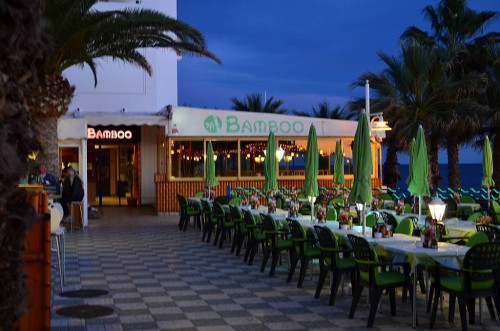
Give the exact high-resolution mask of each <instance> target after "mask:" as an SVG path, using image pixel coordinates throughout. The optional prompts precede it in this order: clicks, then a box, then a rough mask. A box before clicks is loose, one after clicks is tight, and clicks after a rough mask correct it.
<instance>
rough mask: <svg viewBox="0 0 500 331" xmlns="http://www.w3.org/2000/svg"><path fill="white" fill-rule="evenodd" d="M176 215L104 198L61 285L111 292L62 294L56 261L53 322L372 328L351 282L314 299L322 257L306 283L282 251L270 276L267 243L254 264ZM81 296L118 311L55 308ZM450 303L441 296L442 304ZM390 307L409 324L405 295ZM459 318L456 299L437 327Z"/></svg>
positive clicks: (61, 326)
mask: <svg viewBox="0 0 500 331" xmlns="http://www.w3.org/2000/svg"><path fill="white" fill-rule="evenodd" d="M178 220H179V216H178V215H177V214H176V215H168V216H161V217H160V216H155V215H154V211H153V210H151V209H149V208H133V209H131V208H115V207H108V208H103V209H101V218H100V219H99V220H90V228H89V229H86V231H85V233H84V232H82V231H80V232H74V233H68V234H67V236H66V255H67V256H66V276H67V277H66V284H65V288H64V290H66V291H67V290H77V289H80V288H94V289H103V290H107V291H109V294H108V295H106V296H102V297H98V298H92V299H78V298H76V299H74V298H64V297H60V296H59V295H58V293H59V291H60V289H59V285H58V280H59V278H58V270H57V269H55V268H53V269H52V288H51V293H52V304H51V311H52V315H51V319H52V328H51V330H61V331H63V330H65V331H68V330H78V331H80V330H81V331H90V330H92V331H94V330H95V331H101V330H104V331H122V330H195V331H212V330H213V331H225V330H236V331H256V330H258V331H260V330H286V331H292V330H314V331H323V330H329V331H331V330H333V331H340V330H348V331H355V330H366V318H367V316H368V308H367V307H366V293H365V294H363V296H362V298H361V300H360V304H359V305H358V308H357V310H356V315H355V318H354V319H348V318H347V316H348V312H349V308H350V303H351V296H350V294H349V293H350V289H349V288H348V286H347V285H346V286H345V294H344V295H341V294H340V293H339V296H338V297H337V301H336V304H335V306H334V307H332V306H328V297H329V291H328V285H325V287H324V288H323V292H322V294H321V296H320V298H318V299H314V293H315V289H316V282H317V277H318V266H317V265H315V266H314V269H313V273H312V278H311V271H310V270H309V271H308V273H307V276H306V279H305V281H304V286H303V287H302V288H297V286H296V284H297V283H296V282H297V280H296V279H297V275H295V278H294V279H293V280H292V282H290V283H287V282H286V275H287V272H288V257H287V256H286V254H283V255H282V265H279V266H278V267H277V270H276V275H275V277H269V265H268V266H266V270H265V272H263V273H261V272H260V271H259V267H260V261H261V258H262V255H261V253H259V255H258V256H256V260H255V262H254V265H252V266H248V265H247V264H246V263H243V256H239V257H238V256H235V255H234V254H230V253H229V250H230V245H231V243H230V242H227V243H226V244H225V245H224V248H222V249H219V248H218V247H214V246H213V245H212V244H207V243H204V242H201V240H200V239H201V233H200V230H198V229H196V228H193V227H192V226H190V227H189V229H188V230H187V231H186V232H181V231H179V229H178V226H177V224H178ZM212 239H213V237H212ZM296 272H298V271H296ZM327 281H328V280H327ZM347 284H348V283H347ZM399 295H400V292H398V298H399ZM82 303H92V304H104V305H106V306H110V307H113V308H114V309H115V312H114V314H112V315H110V316H107V317H103V318H98V319H87V320H84V319H75V318H66V317H63V316H59V315H57V314H56V310H57V309H59V308H61V307H66V306H69V305H75V304H82ZM424 305H425V296H424V295H422V294H420V293H419V295H418V307H419V310H418V313H419V321H420V324H421V325H420V329H426V328H427V326H428V323H429V315H428V314H426V313H425V308H424ZM457 306H458V305H457ZM447 307H448V303H447V298H445V302H444V311H445V312H447ZM483 307H484V305H483ZM388 308H389V306H388V299H387V298H385V297H384V298H383V300H382V311H381V312H377V316H376V317H375V327H374V330H412V328H411V317H410V316H411V315H410V314H411V310H410V305H409V303H401V301H398V302H397V316H395V317H394V316H390V313H389V309H388ZM477 311H478V309H477ZM485 315H487V312H485V311H484V309H483V324H479V323H477V324H476V325H469V329H470V330H472V331H475V330H498V325H497V324H496V323H495V322H494V321H491V320H489V318H487V316H485ZM459 327H460V319H459V314H458V307H457V311H456V313H455V326H454V325H451V324H449V323H448V322H447V321H446V316H445V314H444V313H443V312H441V311H439V312H438V316H437V320H436V327H435V328H436V329H447V330H456V329H457V328H459Z"/></svg>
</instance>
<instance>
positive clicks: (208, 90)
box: [177, 0, 500, 163]
mask: <svg viewBox="0 0 500 331" xmlns="http://www.w3.org/2000/svg"><path fill="white" fill-rule="evenodd" d="M437 3H438V1H431V0H425V1H401V0H313V1H290V0H287V1H286V0H253V1H245V0H210V1H207V0H180V1H178V2H177V6H178V8H177V9H178V18H179V19H180V20H182V21H185V22H187V23H189V24H191V25H193V26H194V27H196V28H197V29H199V30H200V31H201V32H202V33H203V35H204V36H205V38H206V41H207V44H208V48H209V49H210V51H212V52H213V53H215V54H216V55H217V56H218V57H219V58H220V59H221V60H222V62H223V64H222V65H218V64H216V63H215V62H213V61H210V60H207V59H202V58H196V57H187V56H186V57H184V58H183V59H182V60H181V61H180V62H179V67H178V68H179V72H178V88H179V105H189V106H193V107H206V108H219V109H231V101H230V98H233V97H236V98H239V99H242V98H244V97H245V96H246V95H247V94H250V93H261V94H262V95H264V93H266V95H267V97H270V96H273V97H275V98H276V99H281V100H283V101H284V102H285V103H284V105H283V107H284V108H286V109H294V110H301V111H310V110H311V108H312V107H313V106H314V107H317V105H318V103H320V102H322V101H328V102H329V103H330V105H331V106H335V105H337V104H341V105H344V104H345V103H346V102H347V101H348V100H349V99H351V98H352V97H354V96H362V95H363V90H362V89H357V90H354V91H353V90H351V89H350V88H349V84H350V83H352V82H353V81H354V80H355V79H356V78H357V77H358V76H359V75H360V74H362V73H363V72H365V71H375V72H378V71H380V70H382V69H383V68H384V66H383V64H382V62H381V61H380V60H379V57H378V56H377V52H378V51H382V52H385V53H387V54H390V55H397V54H398V53H399V50H400V46H399V36H400V35H401V33H402V32H403V31H404V30H405V28H407V27H409V26H411V25H416V26H417V27H419V28H421V29H425V30H429V23H428V22H426V21H424V19H423V17H422V15H421V10H422V8H424V7H425V6H426V5H433V6H434V5H435V4H437ZM468 5H469V7H471V8H473V9H476V10H494V11H500V1H499V0H470V1H468ZM488 30H495V31H500V21H498V20H497V21H496V22H495V23H494V24H492V25H490V26H489V29H488ZM464 152H465V151H464ZM464 154H466V153H464ZM462 156H463V157H462V159H463V158H464V157H465V158H468V157H466V156H464V155H462ZM464 161H467V160H466V159H464ZM478 162H480V160H479V161H478ZM474 163H475V162H474Z"/></svg>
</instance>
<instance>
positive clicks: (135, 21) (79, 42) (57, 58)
mask: <svg viewBox="0 0 500 331" xmlns="http://www.w3.org/2000/svg"><path fill="white" fill-rule="evenodd" d="M97 2H98V0H43V1H42V7H43V8H42V14H43V17H44V18H45V20H46V21H47V23H46V31H45V32H46V35H47V38H48V39H49V40H50V42H51V45H52V48H51V50H50V53H49V56H48V58H47V61H46V62H45V68H44V71H45V81H44V84H43V85H42V86H41V87H36V89H33V88H32V89H28V90H27V91H26V93H27V94H28V95H30V96H31V97H30V98H29V100H28V104H29V107H30V110H31V112H32V114H33V115H34V118H35V122H36V124H37V126H39V127H40V128H41V131H42V132H41V136H42V139H43V145H44V146H43V147H44V153H43V154H42V156H41V158H42V161H43V162H45V163H46V164H47V167H48V168H49V171H52V172H55V171H56V170H57V169H58V168H57V163H54V161H55V162H57V159H58V155H57V136H56V135H55V129H56V128H57V118H58V117H59V116H62V115H63V114H65V113H66V112H67V110H68V105H69V103H70V102H71V98H72V96H73V90H74V88H73V87H72V86H71V84H70V82H68V81H67V80H66V79H65V78H63V76H62V73H63V71H64V70H65V69H67V68H70V67H72V66H81V67H83V66H88V67H89V68H90V70H91V71H92V74H93V76H94V83H95V84H97V69H96V63H95V60H96V59H99V58H103V57H110V58H112V59H113V60H118V61H123V62H125V63H127V64H130V65H134V66H137V67H139V68H142V69H144V70H145V71H146V72H147V73H148V74H150V75H151V74H152V68H151V65H150V64H149V63H148V61H147V59H146V58H145V57H144V56H143V55H142V54H141V52H139V50H140V49H142V48H161V49H170V50H173V51H174V52H176V53H177V54H179V55H180V54H183V55H197V56H203V57H208V58H210V59H212V60H214V61H216V62H217V63H220V60H219V59H218V58H217V57H216V56H215V55H214V54H212V53H211V52H210V51H208V49H207V45H206V43H205V40H204V38H203V35H202V34H201V33H200V32H199V31H198V30H196V29H195V28H193V27H191V26H190V25H188V24H186V23H183V22H181V21H179V20H176V19H174V18H172V17H169V16H167V15H165V14H163V13H161V12H158V11H155V10H150V9H144V8H128V9H123V10H113V11H98V10H96V9H95V8H94V5H95V4H96V3H97ZM50 137H53V139H52V140H50V141H47V139H49V138H50ZM54 167H55V168H54Z"/></svg>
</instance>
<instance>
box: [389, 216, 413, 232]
mask: <svg viewBox="0 0 500 331" xmlns="http://www.w3.org/2000/svg"><path fill="white" fill-rule="evenodd" d="M413 228H414V226H413V220H412V219H411V218H409V217H406V218H404V219H402V220H401V222H399V224H398V226H397V227H396V229H395V230H394V233H402V234H406V235H408V236H411V235H412V234H413Z"/></svg>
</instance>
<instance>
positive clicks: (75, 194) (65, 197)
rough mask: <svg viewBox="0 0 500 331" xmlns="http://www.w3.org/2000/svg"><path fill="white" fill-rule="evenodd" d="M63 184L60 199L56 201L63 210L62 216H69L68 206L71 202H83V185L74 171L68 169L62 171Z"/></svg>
mask: <svg viewBox="0 0 500 331" xmlns="http://www.w3.org/2000/svg"><path fill="white" fill-rule="evenodd" d="M63 173H64V182H63V190H62V197H61V199H59V200H58V202H60V203H61V206H62V207H63V210H64V216H65V217H66V216H69V209H68V204H70V203H71V202H72V201H82V200H83V195H84V192H83V183H82V180H81V179H80V177H79V176H78V175H77V174H76V172H75V169H73V168H71V167H68V168H66V169H65V170H64V172H63Z"/></svg>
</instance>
